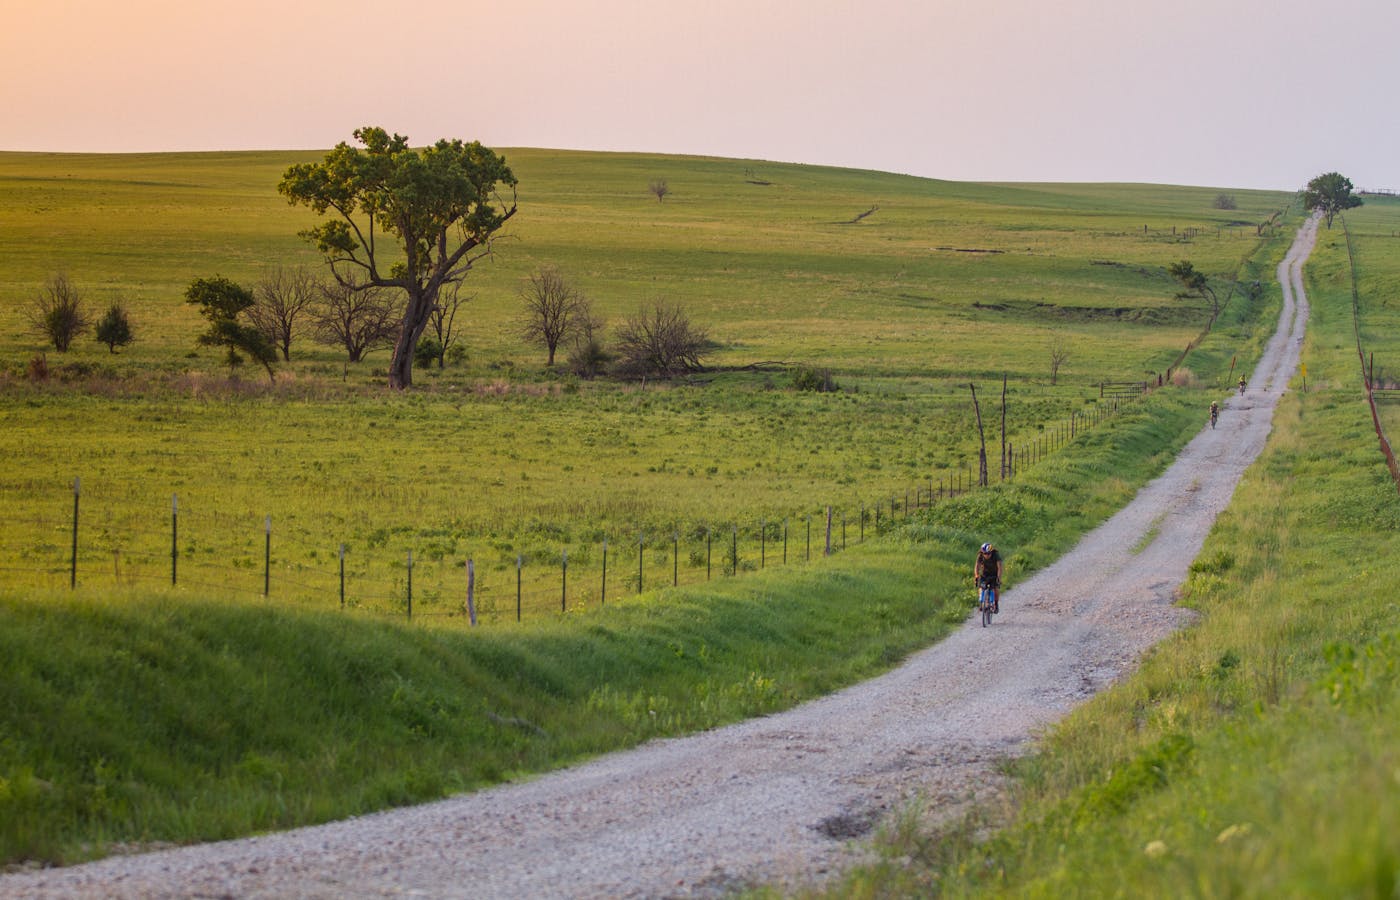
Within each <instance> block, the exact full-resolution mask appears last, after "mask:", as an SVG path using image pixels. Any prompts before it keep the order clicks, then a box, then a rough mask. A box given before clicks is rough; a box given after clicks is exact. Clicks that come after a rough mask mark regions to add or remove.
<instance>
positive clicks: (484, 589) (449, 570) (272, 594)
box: [0, 382, 1151, 625]
mask: <svg viewBox="0 0 1400 900" xmlns="http://www.w3.org/2000/svg"><path fill="white" fill-rule="evenodd" d="M1135 384H1139V385H1141V389H1140V390H1141V392H1142V393H1145V392H1147V391H1148V390H1150V388H1151V385H1150V384H1146V383H1141V382H1138V383H1135ZM1100 393H1101V395H1103V394H1104V391H1103V389H1102V388H1101V390H1100ZM1130 401H1131V397H1130V396H1118V395H1114V396H1108V395H1104V396H1102V397H1101V398H1100V399H1099V400H1097V401H1095V402H1093V405H1092V406H1090V407H1089V408H1088V409H1086V410H1084V411H1082V412H1080V411H1076V412H1074V413H1072V414H1071V416H1070V418H1069V419H1068V420H1065V421H1063V422H1056V423H1050V424H1047V425H1046V426H1045V427H1044V429H1043V431H1042V432H1041V433H1040V434H1039V435H1037V436H1036V438H1035V439H1033V440H1030V441H1027V442H1024V443H1022V444H1019V445H1016V446H1009V447H1008V448H1007V465H1006V466H1005V467H1004V468H1003V470H1002V472H1001V478H1002V480H1007V479H1012V478H1015V477H1016V475H1018V474H1019V473H1020V472H1022V471H1023V470H1024V469H1026V468H1028V467H1031V466H1034V465H1036V464H1037V463H1039V462H1040V461H1041V460H1043V459H1045V458H1047V457H1048V456H1050V455H1051V454H1053V453H1055V452H1057V451H1059V450H1061V449H1062V448H1064V447H1065V446H1066V445H1068V444H1069V443H1071V442H1072V441H1074V440H1075V439H1076V438H1078V437H1079V436H1080V435H1082V434H1083V433H1084V432H1086V431H1088V430H1089V429H1091V428H1093V427H1094V426H1096V425H1098V424H1099V423H1100V422H1101V421H1103V420H1104V419H1105V418H1107V417H1109V416H1111V415H1113V414H1114V413H1116V412H1117V411H1118V410H1119V409H1120V406H1121V404H1122V403H1124V402H1130ZM978 479H979V472H978V469H977V468H976V464H975V463H970V462H969V463H966V464H964V465H962V466H960V467H959V468H957V469H954V470H945V471H943V472H941V473H939V476H938V477H937V478H934V477H932V476H930V477H929V478H928V479H927V480H925V482H924V483H922V484H918V485H912V486H910V487H909V488H908V489H906V490H904V491H903V492H900V493H891V494H888V495H885V496H882V497H880V498H878V499H877V500H874V501H870V502H854V503H850V504H847V505H844V506H837V505H834V504H821V505H816V506H813V507H810V508H808V509H805V510H795V511H791V510H790V511H787V512H784V513H781V514H777V515H773V516H758V517H754V518H749V519H746V520H744V521H739V520H731V521H725V522H689V523H685V524H682V523H674V524H672V525H670V526H668V527H651V528H649V529H648V528H642V527H639V528H636V529H633V530H632V531H630V532H628V533H620V532H614V533H612V534H608V533H606V532H605V533H603V536H602V537H601V540H595V541H579V542H570V543H563V542H560V543H559V544H558V546H557V547H555V548H554V550H553V551H551V552H538V551H536V552H530V553H528V554H527V553H525V552H523V551H517V552H514V553H510V554H506V553H504V552H502V551H501V550H499V549H487V548H488V546H489V545H490V544H491V541H490V539H489V537H488V536H484V535H483V536H481V537H480V538H479V543H480V545H482V546H480V547H479V548H477V552H469V551H461V550H459V549H457V547H456V545H457V544H458V543H459V542H460V541H462V540H465V538H462V537H460V536H459V537H456V538H454V539H452V541H451V542H450V543H451V544H452V546H450V547H444V546H442V545H441V543H439V544H438V545H436V546H431V544H432V542H431V541H429V540H426V539H422V540H419V541H414V540H413V539H412V538H411V537H409V538H408V539H407V540H406V543H405V544H404V545H403V546H402V549H401V550H399V551H398V552H395V551H394V550H393V549H391V548H389V547H387V546H385V545H384V544H385V543H387V539H385V540H384V541H381V542H380V543H379V545H378V546H375V545H374V542H371V544H370V546H369V547H359V546H356V547H354V548H351V547H350V545H349V544H347V543H346V542H344V541H340V540H335V539H328V540H324V541H320V540H315V539H314V537H313V536H311V535H309V534H308V533H307V532H306V529H304V528H297V529H290V528H284V527H281V526H280V525H279V524H278V521H277V517H276V516H275V514H272V513H268V514H264V515H263V516H261V517H259V518H258V519H257V520H250V519H251V517H249V516H246V515H235V514H230V513H228V512H225V511H222V510H207V509H206V510H200V509H191V508H187V507H184V506H182V504H181V498H180V497H179V495H178V493H172V494H171V495H170V501H169V503H168V505H165V506H164V510H163V511H160V506H158V505H157V504H155V503H152V504H151V505H150V506H149V507H147V508H146V509H145V510H138V511H136V512H135V514H133V512H132V511H131V510H130V509H129V508H127V509H122V510H114V509H112V508H110V507H106V508H104V507H102V506H100V505H96V504H95V502H94V501H93V499H92V497H91V496H89V497H88V498H87V499H88V503H87V504H86V505H85V504H84V499H85V494H84V482H83V480H82V478H81V476H79V477H75V478H74V480H73V482H72V492H71V503H69V502H55V504H54V506H53V507H51V508H52V509H53V510H54V512H53V513H52V514H51V515H36V514H33V513H27V514H25V515H23V516H20V517H19V518H17V519H12V520H10V523H9V527H8V528H7V529H5V530H4V531H0V578H3V579H4V581H5V582H8V583H9V584H10V585H12V586H19V585H30V586H35V587H48V588H60V587H65V586H66V587H68V588H70V589H73V590H78V589H89V590H94V591H108V590H110V589H112V588H118V589H121V588H127V589H137V588H139V589H143V590H144V589H157V590H168V591H172V592H175V593H177V594H188V593H190V592H199V593H203V594H208V595H211V596H216V597H230V598H234V597H244V598H251V597H262V598H266V599H268V600H287V601H295V602H300V603H305V604H310V605H312V606H315V607H319V608H339V609H342V610H347V611H360V612H365V613H372V614H380V615H391V616H399V617H407V618H408V619H410V620H411V619H414V618H421V617H439V618H458V617H463V618H465V619H467V620H469V621H470V622H471V623H472V624H473V625H476V624H487V623H503V622H511V621H522V620H524V619H527V618H538V617H542V616H549V615H560V614H565V615H567V614H568V613H571V612H576V611H580V610H584V609H589V608H596V607H599V606H603V605H606V604H607V603H608V602H612V601H616V600H620V599H622V598H624V597H627V596H631V595H636V594H639V593H643V592H647V591H651V590H654V589H664V588H671V587H680V586H685V585H694V584H699V583H703V582H705V581H708V580H713V579H716V578H728V577H734V576H736V575H742V574H745V573H750V572H757V571H762V570H765V569H768V568H770V567H778V566H790V565H795V564H807V563H810V562H812V561H813V560H814V559H820V558H821V557H824V556H828V555H831V554H834V553H839V552H840V551H842V550H844V549H846V548H847V547H848V546H852V545H854V544H859V543H862V542H864V541H866V540H867V539H869V538H870V537H872V536H874V535H876V534H879V533H882V532H884V531H885V530H887V529H888V528H890V527H892V526H893V525H894V524H895V523H897V522H899V521H902V520H903V519H906V518H908V517H909V516H910V515H912V514H914V513H916V512H917V511H918V510H920V509H926V508H928V507H930V506H933V505H936V504H938V503H940V502H944V501H946V500H948V499H951V498H953V497H957V496H961V495H964V494H966V493H968V492H969V491H972V490H975V489H976V488H977V486H978V485H977V481H978ZM92 487H93V486H92V485H90V484H89V485H88V494H89V495H93V494H98V493H100V492H97V491H93V490H92ZM56 500H57V498H56ZM94 506H96V508H93V507H94ZM119 512H120V513H121V515H118V513H119ZM143 523H144V524H143ZM563 531H565V530H564V529H560V532H561V533H562V532H563ZM394 533H395V534H397V533H399V532H397V531H395V532H394ZM415 543H417V546H413V545H414V544H415Z"/></svg>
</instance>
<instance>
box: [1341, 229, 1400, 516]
mask: <svg viewBox="0 0 1400 900" xmlns="http://www.w3.org/2000/svg"><path fill="white" fill-rule="evenodd" d="M1340 218H1341V220H1342V234H1343V235H1345V236H1346V242H1347V267H1348V269H1350V271H1351V324H1352V330H1353V331H1354V332H1355V334H1356V356H1357V359H1358V360H1359V361H1360V363H1361V381H1362V384H1363V385H1364V386H1365V388H1366V405H1367V406H1369V407H1370V408H1371V424H1372V425H1374V426H1375V429H1376V439H1377V440H1378V441H1380V447H1381V455H1382V456H1383V457H1385V464H1386V467H1387V468H1388V469H1389V470H1390V478H1391V480H1392V481H1394V482H1395V488H1396V490H1397V491H1400V462H1397V461H1396V458H1395V451H1394V449H1392V448H1391V445H1390V439H1389V438H1388V437H1386V434H1385V426H1384V425H1382V424H1381V414H1380V411H1379V410H1378V409H1376V401H1377V400H1378V399H1388V393H1389V392H1388V391H1383V390H1381V389H1379V388H1378V387H1377V385H1376V355H1375V353H1374V352H1372V353H1371V354H1370V356H1369V358H1368V356H1367V353H1366V348H1365V346H1364V345H1363V344H1362V343H1361V291H1360V288H1359V286H1358V283H1357V277H1356V252H1355V250H1354V249H1353V248H1352V242H1351V229H1350V228H1348V227H1347V217H1346V216H1345V215H1340ZM1377 394H1380V397H1378V396H1377Z"/></svg>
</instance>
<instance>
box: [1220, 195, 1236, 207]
mask: <svg viewBox="0 0 1400 900" xmlns="http://www.w3.org/2000/svg"><path fill="white" fill-rule="evenodd" d="M1215 208H1216V209H1237V208H1238V207H1236V206H1235V195H1234V194H1216V195H1215Z"/></svg>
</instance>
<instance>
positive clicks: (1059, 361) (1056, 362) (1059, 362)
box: [1050, 337, 1069, 385]
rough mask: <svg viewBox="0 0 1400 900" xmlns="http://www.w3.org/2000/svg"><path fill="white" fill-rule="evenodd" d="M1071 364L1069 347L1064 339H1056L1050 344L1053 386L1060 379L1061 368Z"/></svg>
mask: <svg viewBox="0 0 1400 900" xmlns="http://www.w3.org/2000/svg"><path fill="white" fill-rule="evenodd" d="M1067 362H1069V345H1068V344H1067V343H1065V341H1064V339H1063V338H1058V337H1057V338H1055V339H1054V340H1053V341H1051V342H1050V383H1051V384H1052V385H1053V384H1055V382H1057V381H1059V379H1060V366H1063V365H1064V364H1065V363H1067Z"/></svg>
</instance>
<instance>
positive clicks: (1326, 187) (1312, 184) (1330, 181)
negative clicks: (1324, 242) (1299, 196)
mask: <svg viewBox="0 0 1400 900" xmlns="http://www.w3.org/2000/svg"><path fill="white" fill-rule="evenodd" d="M1360 205H1361V198H1360V197H1357V196H1356V195H1354V194H1353V193H1352V186H1351V179H1350V178H1347V177H1345V176H1344V175H1342V174H1341V173H1340V172H1328V173H1326V174H1325V175H1319V176H1317V177H1316V178H1314V179H1313V180H1312V181H1309V182H1308V186H1307V187H1306V188H1304V189H1303V206H1304V207H1306V208H1307V209H1309V210H1314V209H1316V210H1321V212H1322V215H1323V217H1324V218H1326V219H1327V227H1328V228H1331V227H1332V218H1333V217H1334V216H1336V215H1337V213H1339V212H1341V211H1342V210H1344V209H1355V208H1356V207H1358V206H1360Z"/></svg>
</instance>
